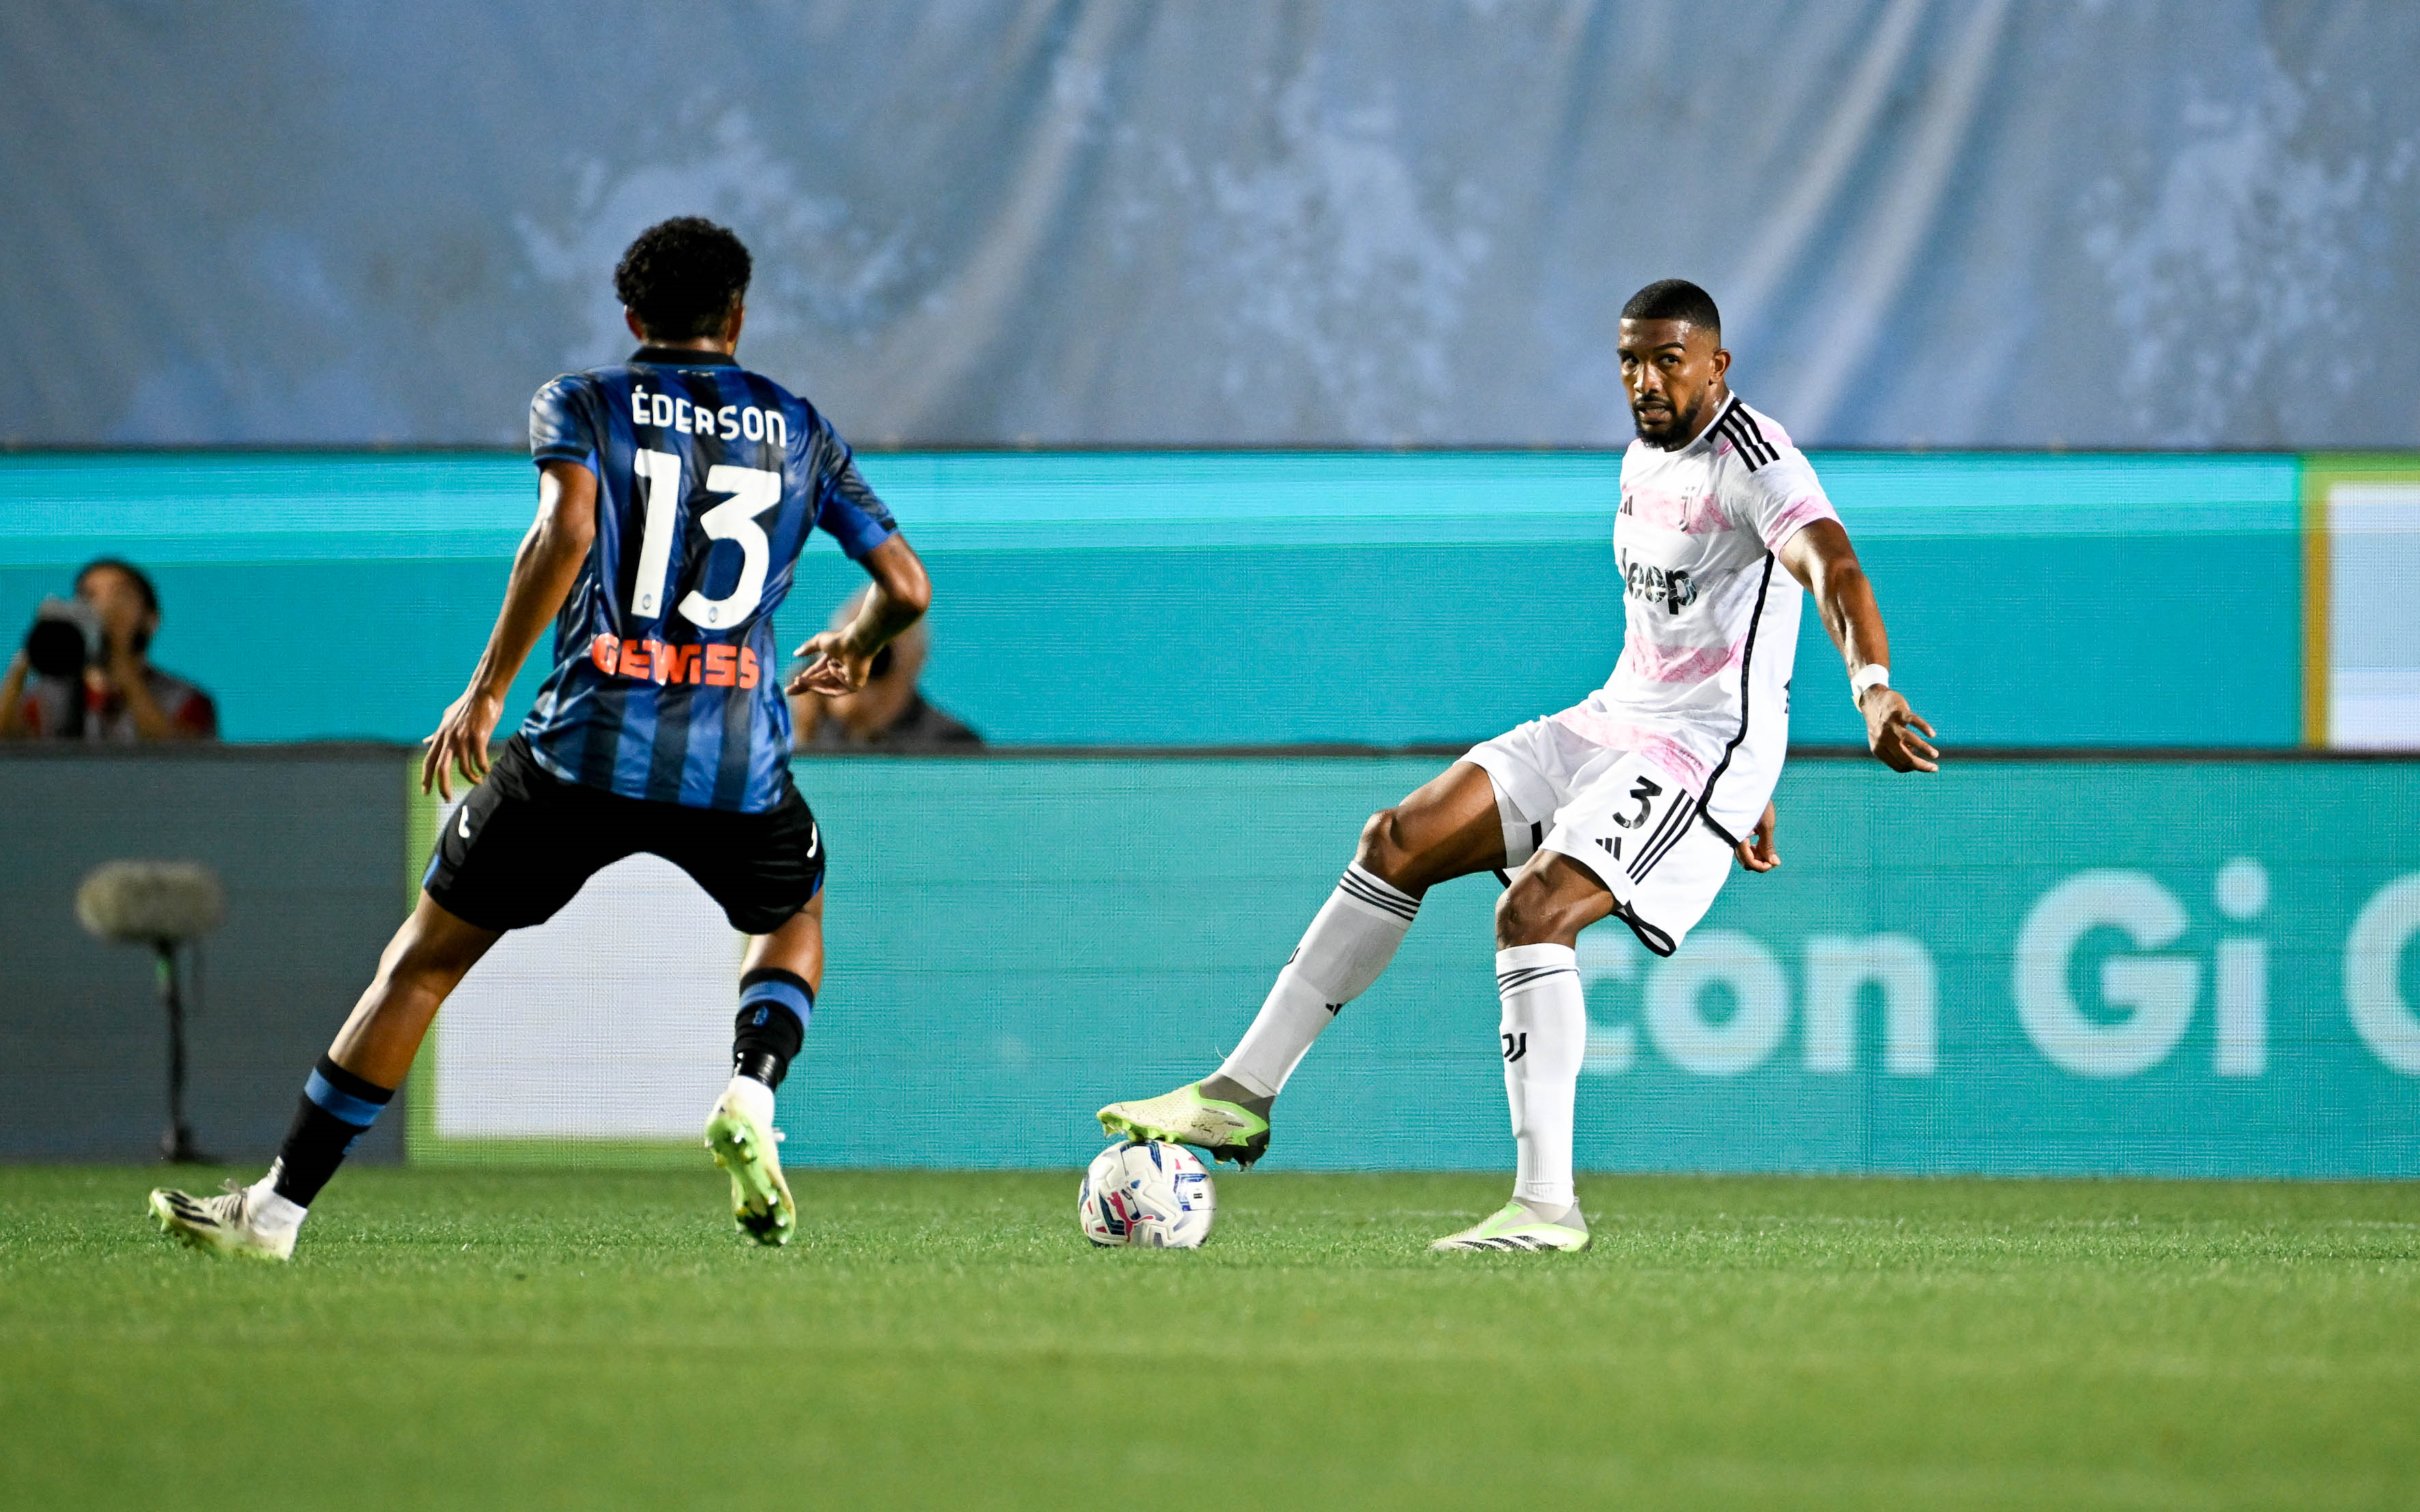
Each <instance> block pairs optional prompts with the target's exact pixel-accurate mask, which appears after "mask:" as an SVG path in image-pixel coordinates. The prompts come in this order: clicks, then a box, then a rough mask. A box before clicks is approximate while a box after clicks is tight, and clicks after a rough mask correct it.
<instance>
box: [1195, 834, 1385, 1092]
mask: <svg viewBox="0 0 2420 1512" xmlns="http://www.w3.org/2000/svg"><path fill="white" fill-rule="evenodd" d="M1419 911H1420V901H1419V899H1418V898H1415V897H1413V896H1412V895H1411V894H1410V893H1408V892H1405V891H1404V890H1403V889H1402V888H1400V887H1395V886H1394V885H1393V884H1391V883H1388V882H1384V881H1381V880H1379V878H1378V877H1377V876H1376V875H1375V874H1374V873H1373V872H1365V871H1363V870H1362V869H1361V867H1360V866H1359V865H1357V864H1356V865H1353V866H1348V867H1346V868H1345V869H1344V877H1343V880H1342V881H1340V882H1338V883H1337V885H1336V890H1335V891H1334V892H1333V893H1331V894H1329V895H1328V899H1327V902H1326V904H1325V905H1324V906H1323V907H1321V909H1320V910H1319V914H1318V917H1317V918H1313V919H1312V920H1311V928H1309V929H1308V930H1305V931H1304V932H1303V935H1302V943H1301V944H1300V945H1298V946H1295V951H1294V958H1293V959H1292V960H1290V961H1288V962H1287V963H1286V964H1285V969H1284V970H1282V971H1280V972H1279V973H1278V980H1277V985H1276V986H1274V987H1271V988H1270V989H1269V995H1268V1000H1267V1001H1266V1002H1264V1003H1263V1004H1261V1011H1260V1015H1259V1016H1258V1017H1256V1018H1254V1019H1253V1020H1252V1026H1251V1027H1250V1028H1249V1029H1247V1030H1245V1031H1244V1041H1243V1042H1242V1043H1241V1044H1238V1045H1237V1046H1235V1053H1234V1054H1233V1055H1232V1056H1229V1057H1227V1063H1226V1064H1225V1065H1223V1066H1220V1067H1219V1068H1218V1074H1219V1075H1221V1076H1226V1077H1231V1078H1233V1080H1235V1081H1239V1082H1241V1083H1243V1084H1244V1085H1245V1086H1246V1087H1249V1088H1251V1089H1252V1090H1253V1091H1254V1092H1256V1093H1258V1094H1259V1095H1260V1096H1262V1097H1275V1096H1277V1095H1278V1093H1279V1092H1280V1090H1282V1089H1283V1088H1284V1087H1285V1084H1286V1078H1287V1077H1289V1076H1291V1075H1293V1074H1294V1069H1295V1067H1296V1066H1298V1065H1300V1064H1301V1063H1302V1057H1303V1055H1304V1053H1305V1052H1307V1051H1309V1050H1310V1049H1311V1041H1313V1040H1316V1039H1318V1038H1319V1031H1320V1030H1322V1029H1324V1028H1326V1027H1327V1026H1328V1025H1330V1024H1332V1023H1334V1022H1335V1020H1336V1011H1337V1010H1339V1009H1341V1008H1342V1007H1343V1006H1344V1005H1345V1004H1347V1003H1349V1002H1351V1001H1353V999H1355V998H1357V997H1358V996H1360V995H1362V994H1363V993H1365V992H1368V991H1369V990H1370V984H1371V983H1372V982H1373V981H1376V980H1378V974H1379V973H1380V972H1383V971H1385V970H1386V969H1387V963H1388V962H1389V961H1392V960H1394V959H1395V948H1396V947H1397V946H1400V945H1402V944H1403V943H1404V934H1405V933H1407V932H1408V931H1409V930H1410V929H1411V927H1412V918H1413V917H1414V916H1415V915H1417V914H1418V913H1419Z"/></svg>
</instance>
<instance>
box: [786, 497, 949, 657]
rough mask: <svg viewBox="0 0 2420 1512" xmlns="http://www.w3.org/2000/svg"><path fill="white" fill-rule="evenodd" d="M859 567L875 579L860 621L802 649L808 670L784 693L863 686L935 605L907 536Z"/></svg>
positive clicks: (878, 549)
mask: <svg viewBox="0 0 2420 1512" xmlns="http://www.w3.org/2000/svg"><path fill="white" fill-rule="evenodd" d="M858 565H859V566H861V567H863V568H864V569H865V575H866V576H867V577H869V578H871V579H874V592H872V593H870V594H866V595H865V603H864V604H863V605H862V606H861V607H860V608H859V609H858V611H857V618H855V619H853V620H851V621H849V622H848V624H847V625H844V626H843V627H842V628H840V629H837V630H826V631H825V632H823V634H821V635H818V636H816V637H815V638H814V640H809V641H808V642H807V643H806V644H805V645H802V646H800V647H799V649H798V651H797V652H796V653H795V655H797V656H805V657H807V658H809V660H808V663H807V667H806V670H805V671H801V672H799V675H798V676H796V677H793V678H791V679H790V686H789V687H787V688H786V689H784V691H785V692H789V693H822V694H824V695H826V696H827V697H830V696H835V695H838V694H842V693H853V692H855V691H857V690H858V689H859V688H861V687H864V686H865V678H866V671H867V669H868V668H870V667H872V666H873V665H874V654H875V653H876V652H877V651H880V650H881V649H882V648H883V647H884V646H887V645H889V644H890V643H891V642H892V640H893V639H894V638H895V637H896V636H897V635H898V634H899V632H900V631H902V630H905V629H906V628H907V626H909V625H913V624H915V623H916V622H917V621H918V620H920V619H922V618H923V614H924V610H925V609H927V608H929V607H931V605H932V602H933V584H932V581H931V579H927V578H926V577H925V576H924V563H922V562H920V561H918V560H917V557H916V553H915V551H914V550H913V549H911V548H909V547H908V545H907V537H906V536H904V535H896V534H894V535H892V536H891V537H890V538H889V539H887V540H885V541H884V542H883V543H882V544H881V545H880V546H877V547H876V548H874V549H873V550H871V551H868V552H867V553H866V554H865V555H864V556H863V557H862V558H861V559H859V562H858Z"/></svg>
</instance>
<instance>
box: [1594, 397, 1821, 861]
mask: <svg viewBox="0 0 2420 1512" xmlns="http://www.w3.org/2000/svg"><path fill="white" fill-rule="evenodd" d="M1819 519H1838V515H1837V514H1836V513H1835V512H1834V511H1833V508H1832V501H1830V500H1829V499H1826V498H1825V497H1824V496H1823V485H1822V484H1820V483H1818V482H1817V481H1816V479H1815V470H1814V469H1813V468H1812V467H1810V466H1809V465H1808V464H1807V457H1806V455H1805V454H1804V453H1802V452H1800V451H1799V450H1798V448H1796V447H1795V446H1792V444H1790V437H1789V436H1788V434H1787V433H1785V432H1784V431H1783V430H1782V428H1781V426H1780V425H1779V424H1776V423H1775V422H1774V421H1773V420H1771V419H1770V418H1768V417H1766V416H1764V415H1761V414H1759V413H1757V412H1756V411H1755V410H1753V409H1749V408H1748V407H1747V406H1746V405H1745V404H1743V403H1741V402H1740V400H1739V397H1738V396H1737V395H1735V394H1734V395H1732V396H1731V397H1730V399H1729V400H1728V401H1726V402H1725V404H1724V406H1723V408H1722V409H1721V410H1720V411H1718V412H1717V413H1716V415H1715V417H1714V423H1713V424H1709V425H1708V426H1707V427H1706V428H1705V429H1704V430H1703V431H1701V432H1699V435H1698V439H1697V440H1693V441H1691V442H1690V443H1689V444H1688V445H1686V446H1683V447H1682V448H1681V449H1680V450H1678V451H1674V452H1668V451H1665V450H1664V449H1663V448H1661V447H1656V446H1650V445H1648V444H1647V443H1646V442H1645V441H1633V442H1631V443H1630V450H1629V451H1628V452H1626V453H1624V454H1623V455H1622V458H1621V514H1620V515H1619V516H1618V517H1616V518H1615V520H1614V526H1613V549H1614V560H1615V562H1616V563H1618V564H1619V565H1620V567H1621V579H1622V608H1623V628H1622V642H1621V660H1620V661H1618V662H1617V663H1615V665H1614V669H1613V676H1612V677H1610V678H1608V679H1607V680H1606V685H1605V687H1602V688H1600V689H1599V690H1598V691H1597V692H1595V693H1594V694H1592V695H1590V698H1589V700H1588V702H1585V703H1581V704H1579V705H1577V706H1575V707H1574V708H1569V709H1565V710H1564V711H1563V712H1562V713H1560V714H1558V715H1556V716H1555V717H1554V718H1555V721H1556V722H1557V723H1559V724H1561V725H1563V726H1565V727H1566V728H1568V729H1570V730H1571V731H1572V732H1573V733H1576V734H1579V735H1581V736H1583V737H1585V738H1587V739H1589V740H1590V741H1593V742H1595V743H1596V744H1598V745H1601V746H1606V747H1610V748H1620V749H1623V750H1632V751H1637V753H1638V754H1639V755H1641V756H1642V757H1645V758H1646V759H1647V760H1649V761H1650V762H1652V763H1653V764H1655V765H1657V766H1658V767H1660V768H1662V769H1663V770H1664V771H1665V772H1666V773H1667V774H1668V775H1669V776H1670V777H1671V778H1673V779H1675V780H1676V781H1678V782H1680V783H1681V784H1682V785H1683V786H1684V787H1686V788H1688V789H1690V790H1692V791H1695V792H1697V793H1699V795H1700V801H1701V804H1702V807H1703V811H1704V813H1705V815H1706V817H1707V818H1708V819H1710V820H1712V821H1713V822H1714V826H1715V827H1716V829H1717V830H1719V831H1720V832H1721V833H1722V834H1723V835H1724V836H1725V837H1726V838H1728V839H1733V840H1736V839H1737V838H1739V837H1740V836H1742V835H1744V834H1745V833H1746V832H1747V831H1748V830H1749V829H1750V828H1752V827H1754V825H1755V824H1756V821H1757V819H1758V818H1759V817H1760V816H1761V814H1762V813H1763V811H1764V805H1765V801H1766V800H1767V799H1768V798H1770V797H1771V796H1772V795H1773V786H1774V783H1775V782H1776V780H1777V779H1779V778H1780V776H1781V763H1782V759H1783V757H1784V756H1785V755H1786V754H1787V752H1788V749H1789V746H1790V704H1789V692H1790V671H1791V664H1792V660H1793V659H1794V657H1795V654H1796V652H1797V649H1798V611H1799V604H1800V600H1801V598H1802V597H1803V596H1804V594H1803V591H1802V590H1801V589H1800V588H1799V586H1798V580H1797V579H1794V578H1792V577H1791V576H1790V574H1789V572H1788V570H1786V569H1785V568H1784V567H1783V566H1782V565H1781V563H1780V562H1779V560H1778V559H1777V557H1776V553H1777V552H1778V551H1779V550H1780V548H1781V546H1782V543H1783V542H1785V541H1787V540H1789V539H1790V537H1791V536H1792V535H1794V534H1796V533H1797V532H1799V531H1800V530H1801V529H1803V528H1804V527H1805V526H1807V524H1808V523H1810V522H1812V521H1814V520H1819Z"/></svg>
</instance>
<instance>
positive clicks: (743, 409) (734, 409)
mask: <svg viewBox="0 0 2420 1512" xmlns="http://www.w3.org/2000/svg"><path fill="white" fill-rule="evenodd" d="M630 424H634V425H653V426H654V427H655V428H657V429H658V430H676V431H678V432H680V433H681V434H682V435H684V436H720V437H721V438H722V439H723V440H726V441H734V440H739V439H740V438H741V437H743V436H744V437H746V438H747V439H748V440H752V441H771V442H772V443H773V444H774V445H776V446H787V445H789V444H790V426H789V423H788V422H786V421H784V420H783V418H782V412H781V411H780V410H778V409H757V408H756V407H755V406H754V405H752V404H751V405H737V404H727V405H724V406H723V407H722V408H721V409H707V408H706V406H704V405H702V404H691V403H690V402H689V401H688V400H687V399H685V398H683V397H682V396H681V395H679V394H677V393H649V392H648V391H647V390H646V389H645V388H644V386H642V385H639V384H635V383H634V384H632V385H631V386H630Z"/></svg>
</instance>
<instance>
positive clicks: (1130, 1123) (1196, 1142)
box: [1097, 1082, 1269, 1166]
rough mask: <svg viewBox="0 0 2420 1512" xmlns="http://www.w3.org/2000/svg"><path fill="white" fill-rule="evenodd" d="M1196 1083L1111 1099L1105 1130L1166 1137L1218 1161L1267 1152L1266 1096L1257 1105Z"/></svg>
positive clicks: (1242, 1161)
mask: <svg viewBox="0 0 2420 1512" xmlns="http://www.w3.org/2000/svg"><path fill="white" fill-rule="evenodd" d="M1253 1101H1254V1102H1257V1103H1260V1107H1259V1109H1258V1110H1255V1109H1254V1108H1252V1107H1250V1106H1248V1105H1247V1104H1245V1103H1233V1102H1228V1101H1225V1100H1224V1099H1220V1098H1215V1097H1209V1096H1206V1095H1204V1094H1203V1092H1202V1083H1200V1082H1194V1083H1191V1084H1189V1085H1187V1086H1185V1087H1180V1088H1177V1089H1176V1090H1175V1091H1173V1092H1163V1093H1161V1094H1160V1095H1159V1096H1157V1097H1149V1098H1144V1099H1142V1100H1141V1101H1140V1102H1135V1103H1110V1104H1109V1106H1108V1107H1105V1108H1103V1109H1102V1110H1101V1111H1100V1113H1099V1114H1098V1115H1097V1117H1098V1118H1099V1119H1100V1120H1101V1129H1102V1132H1103V1133H1105V1134H1109V1136H1110V1137H1111V1138H1113V1139H1119V1138H1123V1139H1162V1140H1166V1141H1167V1142H1168V1143H1170V1144H1172V1145H1192V1146H1194V1147H1195V1148H1197V1149H1205V1150H1208V1151H1209V1152H1210V1157H1211V1158H1212V1159H1213V1160H1231V1161H1233V1162H1234V1163H1235V1164H1236V1165H1239V1166H1249V1165H1251V1164H1252V1162H1254V1161H1256V1160H1258V1159H1260V1158H1261V1157H1262V1156H1263V1155H1265V1154H1267V1153H1268V1149H1269V1120H1268V1117H1267V1110H1268V1102H1269V1100H1267V1099H1257V1098H1256V1099H1254V1100H1253Z"/></svg>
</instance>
